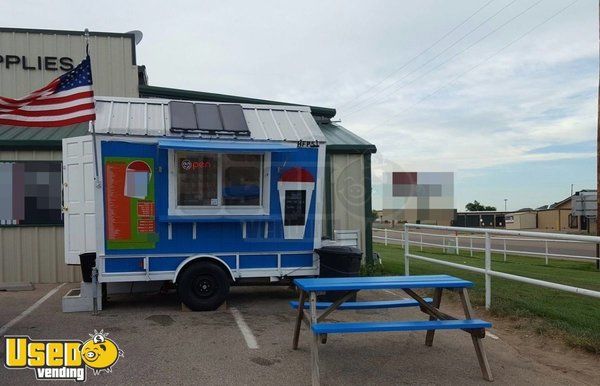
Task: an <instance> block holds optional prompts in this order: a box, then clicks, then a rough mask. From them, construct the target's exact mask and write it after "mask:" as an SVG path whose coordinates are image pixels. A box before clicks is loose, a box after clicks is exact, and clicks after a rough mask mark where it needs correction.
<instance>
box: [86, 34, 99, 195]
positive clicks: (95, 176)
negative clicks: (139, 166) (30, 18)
mask: <svg viewBox="0 0 600 386" xmlns="http://www.w3.org/2000/svg"><path fill="white" fill-rule="evenodd" d="M83 35H84V37H85V56H86V58H87V57H89V56H90V30H89V29H87V28H86V29H85V30H84V32H83ZM90 65H91V61H90ZM89 124H90V126H91V127H92V149H93V152H94V182H95V184H96V188H98V189H100V188H101V187H102V184H101V183H100V173H99V171H98V150H97V149H96V121H90V122H89Z"/></svg>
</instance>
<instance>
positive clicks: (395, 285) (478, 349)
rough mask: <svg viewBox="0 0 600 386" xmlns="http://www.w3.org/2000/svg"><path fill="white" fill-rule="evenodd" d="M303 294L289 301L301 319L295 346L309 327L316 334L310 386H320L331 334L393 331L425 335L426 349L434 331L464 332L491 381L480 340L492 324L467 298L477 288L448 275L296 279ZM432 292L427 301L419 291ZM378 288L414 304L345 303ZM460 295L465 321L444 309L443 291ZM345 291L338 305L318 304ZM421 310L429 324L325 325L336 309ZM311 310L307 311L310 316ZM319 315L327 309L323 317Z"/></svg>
mask: <svg viewBox="0 0 600 386" xmlns="http://www.w3.org/2000/svg"><path fill="white" fill-rule="evenodd" d="M294 284H295V285H296V287H297V288H298V290H299V293H300V296H299V299H298V301H292V302H290V305H291V306H292V308H294V309H297V312H298V315H297V318H296V324H295V328H294V337H293V343H292V347H293V349H294V350H296V349H298V340H299V337H300V327H301V326H302V322H304V323H306V325H307V326H308V327H309V329H310V331H311V332H312V339H311V341H310V348H311V357H312V361H311V370H312V371H311V372H312V384H313V385H318V384H319V352H318V344H319V339H320V340H321V342H322V343H326V342H327V334H345V333H369V332H389V331H427V334H426V337H425V344H426V345H427V346H431V345H432V344H433V338H434V335H435V331H436V330H463V331H465V332H467V333H469V334H470V335H471V338H472V341H473V346H474V347H475V353H476V354H477V360H478V362H479V366H480V368H481V373H482V375H483V378H484V379H485V380H488V381H492V380H493V378H492V373H491V370H490V365H489V363H488V360H487V357H486V354H485V351H484V348H483V342H482V339H483V338H484V337H485V329H486V328H490V327H491V326H492V324H491V323H489V322H486V321H484V320H480V319H474V318H473V309H472V307H471V301H470V299H469V293H468V288H470V287H472V286H473V283H472V282H470V281H467V280H463V279H460V278H457V277H454V276H449V275H416V276H383V277H345V278H303V279H294ZM424 288H432V289H434V294H433V298H423V297H421V296H420V295H419V294H417V293H416V292H415V291H414V290H415V289H424ZM378 289H386V290H390V289H400V290H402V291H404V292H405V293H406V294H407V295H409V296H410V299H399V300H385V301H357V302H347V300H348V299H350V298H352V297H353V296H354V295H355V294H356V293H357V292H358V291H362V290H378ZM444 289H446V290H451V291H456V292H458V294H459V296H460V300H461V303H462V307H463V311H464V314H465V318H464V319H459V318H456V317H454V316H451V315H448V314H446V313H444V312H442V311H441V310H440V304H441V301H442V292H443V290H444ZM322 291H341V296H340V297H339V299H337V300H336V301H334V302H317V292H322ZM404 307H419V309H420V310H421V311H422V312H424V313H425V314H427V315H428V316H429V320H409V321H405V320H403V321H376V322H371V321H369V322H360V321H359V322H333V323H332V322H325V318H327V317H328V316H329V315H330V314H331V313H332V312H334V311H336V310H369V309H385V308H404ZM306 309H308V312H307V311H306ZM317 310H323V312H322V313H321V314H318V313H317Z"/></svg>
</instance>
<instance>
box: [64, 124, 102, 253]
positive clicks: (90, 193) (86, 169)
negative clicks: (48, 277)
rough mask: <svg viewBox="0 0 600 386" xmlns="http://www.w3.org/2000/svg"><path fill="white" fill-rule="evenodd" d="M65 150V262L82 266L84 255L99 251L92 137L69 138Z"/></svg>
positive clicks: (66, 140) (65, 143) (65, 142)
mask: <svg viewBox="0 0 600 386" xmlns="http://www.w3.org/2000/svg"><path fill="white" fill-rule="evenodd" d="M62 148H63V214H64V221H65V227H64V232H65V262H66V263H67V264H79V255H80V254H81V253H84V252H95V251H96V214H95V208H94V156H93V147H92V137H91V136H89V135H88V136H84V137H73V138H65V139H63V145H62Z"/></svg>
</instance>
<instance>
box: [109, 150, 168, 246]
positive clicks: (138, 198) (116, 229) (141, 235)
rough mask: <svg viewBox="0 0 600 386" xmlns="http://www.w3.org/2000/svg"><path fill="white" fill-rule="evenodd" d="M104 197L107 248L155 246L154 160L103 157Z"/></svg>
mask: <svg viewBox="0 0 600 386" xmlns="http://www.w3.org/2000/svg"><path fill="white" fill-rule="evenodd" d="M104 196H105V197H104V213H105V218H104V223H105V227H106V248H107V249H109V250H111V249H112V250H116V249H152V248H154V247H155V245H156V241H157V239H158V237H157V235H156V216H155V197H154V159H152V158H133V157H107V158H105V159H104Z"/></svg>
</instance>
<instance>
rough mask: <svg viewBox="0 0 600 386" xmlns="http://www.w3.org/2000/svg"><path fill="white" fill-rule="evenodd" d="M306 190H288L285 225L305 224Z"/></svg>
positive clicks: (284, 216)
mask: <svg viewBox="0 0 600 386" xmlns="http://www.w3.org/2000/svg"><path fill="white" fill-rule="evenodd" d="M305 215H306V190H286V192H285V213H284V215H283V218H284V222H283V225H285V226H294V225H304V224H305V222H306V218H305Z"/></svg>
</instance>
